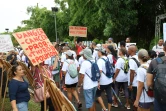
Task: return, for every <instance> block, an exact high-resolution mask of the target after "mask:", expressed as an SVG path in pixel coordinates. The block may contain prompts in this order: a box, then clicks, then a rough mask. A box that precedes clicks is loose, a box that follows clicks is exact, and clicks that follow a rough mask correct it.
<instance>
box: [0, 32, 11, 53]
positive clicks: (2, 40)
mask: <svg viewBox="0 0 166 111" xmlns="http://www.w3.org/2000/svg"><path fill="white" fill-rule="evenodd" d="M11 50H14V47H13V43H12V40H11V36H10V35H0V52H8V51H11Z"/></svg>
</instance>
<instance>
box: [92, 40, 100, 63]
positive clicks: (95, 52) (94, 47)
mask: <svg viewBox="0 0 166 111" xmlns="http://www.w3.org/2000/svg"><path fill="white" fill-rule="evenodd" d="M96 49H97V46H96V43H95V42H92V50H93V58H94V59H95V61H97V60H98V58H99V57H98V52H97V51H96Z"/></svg>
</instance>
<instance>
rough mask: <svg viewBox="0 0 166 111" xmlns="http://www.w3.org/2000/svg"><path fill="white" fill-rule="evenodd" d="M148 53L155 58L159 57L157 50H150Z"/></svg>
mask: <svg viewBox="0 0 166 111" xmlns="http://www.w3.org/2000/svg"><path fill="white" fill-rule="evenodd" d="M148 54H149V56H150V58H151V59H154V58H156V57H157V54H156V52H155V51H154V50H149V51H148Z"/></svg>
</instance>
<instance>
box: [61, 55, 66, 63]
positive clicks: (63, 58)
mask: <svg viewBox="0 0 166 111" xmlns="http://www.w3.org/2000/svg"><path fill="white" fill-rule="evenodd" d="M65 61H66V54H64V53H62V55H61V62H62V63H63V62H65Z"/></svg>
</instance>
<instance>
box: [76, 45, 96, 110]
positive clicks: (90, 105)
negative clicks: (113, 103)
mask: <svg viewBox="0 0 166 111" xmlns="http://www.w3.org/2000/svg"><path fill="white" fill-rule="evenodd" d="M80 54H82V55H83V58H84V59H85V61H84V62H83V63H82V65H81V68H80V71H79V73H80V78H79V82H78V92H79V93H80V88H81V86H82V83H83V92H84V98H85V104H86V108H87V109H88V111H96V105H95V96H96V90H97V86H98V82H97V81H95V82H94V81H92V80H91V78H90V77H92V72H91V67H92V64H91V63H90V62H89V61H91V62H95V60H94V59H93V57H92V51H91V50H90V49H87V48H86V49H84V50H83V51H82V52H81V53H80Z"/></svg>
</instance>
